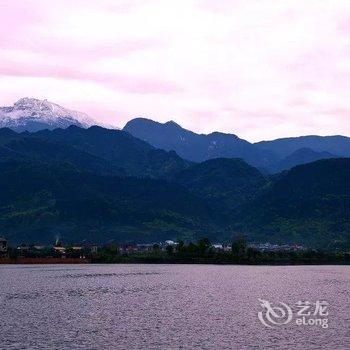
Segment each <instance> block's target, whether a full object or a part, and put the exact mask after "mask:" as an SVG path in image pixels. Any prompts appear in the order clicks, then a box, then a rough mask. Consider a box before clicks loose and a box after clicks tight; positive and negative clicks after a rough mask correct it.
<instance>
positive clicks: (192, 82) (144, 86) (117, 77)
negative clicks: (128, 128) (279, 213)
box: [0, 0, 350, 142]
mask: <svg viewBox="0 0 350 350" xmlns="http://www.w3.org/2000/svg"><path fill="white" fill-rule="evenodd" d="M0 4H1V13H0V28H1V31H0V55H1V56H0V57H1V61H0V93H1V98H0V105H1V106H7V105H12V104H13V103H14V102H15V101H16V100H18V99H19V98H21V97H26V96H28V97H34V98H38V99H48V100H49V101H52V102H54V103H57V104H59V105H61V106H64V107H66V108H69V109H73V110H77V111H81V112H84V113H86V114H88V115H89V116H91V117H92V118H94V119H96V120H97V121H99V122H101V123H104V124H110V125H114V126H117V127H123V126H124V125H125V123H126V122H127V121H128V120H130V119H133V118H135V117H145V118H149V119H152V120H155V121H159V122H166V121H169V120H174V121H175V122H176V123H178V124H180V125H181V126H182V127H184V128H186V129H189V130H192V131H194V132H197V133H205V134H208V133H210V132H213V131H220V132H225V133H232V134H236V135H238V136H239V137H241V138H243V139H246V140H248V141H251V142H257V141H261V140H271V139H276V138H284V137H294V136H302V135H321V136H325V135H347V136H348V135H350V118H349V116H350V105H349V101H350V79H348V78H349V76H350V63H349V60H348V57H349V54H350V35H349V34H350V3H349V2H348V1H337V2H336V3H334V2H332V1H330V0H325V1H316V0H311V1H309V2H307V3H305V2H301V1H299V2H296V1H290V0H286V1H283V2H275V1H273V0H263V1H259V2H257V1H251V2H247V1H244V0H237V1H221V2H220V3H218V2H217V1H213V0H201V1H196V0H192V1H189V0H186V1H185V0H181V1H177V2H176V3H175V2H172V1H166V0H165V1H164V0H163V1H159V0H154V1H149V0H144V1H124V0H121V1H112V0H104V1H97V0H85V1H82V0H78V1H75V2H74V3H72V2H71V1H68V0H63V1H50V2H47V1H43V0H27V1H14V0H11V1H9V0H0Z"/></svg>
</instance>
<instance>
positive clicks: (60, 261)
mask: <svg viewBox="0 0 350 350" xmlns="http://www.w3.org/2000/svg"><path fill="white" fill-rule="evenodd" d="M74 264H84V265H99V264H105V265H128V264H132V265H136V264H151V265H225V266H227V265H237V266H325V265H330V266H340V265H343V266H349V265H350V262H348V261H339V262H334V261H333V262H332V261H320V262H315V261H310V262H276V263H272V262H270V263H247V262H246V261H242V262H218V261H217V262H209V261H141V260H139V261H136V260H133V261H114V262H110V261H109V262H108V261H91V259H81V258H19V259H10V258H1V259H0V265H74Z"/></svg>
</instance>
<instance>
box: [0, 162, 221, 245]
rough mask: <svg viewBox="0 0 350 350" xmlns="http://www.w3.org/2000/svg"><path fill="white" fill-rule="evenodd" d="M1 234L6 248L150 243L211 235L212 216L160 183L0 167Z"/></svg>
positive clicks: (46, 167)
mask: <svg viewBox="0 0 350 350" xmlns="http://www.w3.org/2000/svg"><path fill="white" fill-rule="evenodd" d="M0 193H1V197H0V232H2V234H5V235H6V236H7V237H8V238H9V239H10V241H11V242H13V243H20V242H22V241H23V242H41V243H48V242H52V241H53V240H54V237H55V236H61V237H62V238H63V239H64V240H65V241H66V242H78V241H80V240H83V239H89V240H93V241H96V242H106V241H107V240H108V239H117V240H124V241H125V240H133V239H135V240H138V241H150V240H151V241H154V240H157V239H176V238H177V237H183V238H191V237H192V238H194V237H196V236H197V235H203V234H206V235H209V236H210V235H211V236H213V234H214V233H215V228H214V226H215V225H214V224H215V222H216V216H215V214H214V213H213V211H212V210H211V209H210V208H209V207H208V206H206V205H205V204H204V203H203V202H202V201H201V200H200V199H198V198H196V197H195V196H194V195H192V194H190V193H189V192H188V191H186V189H184V188H182V187H180V186H178V185H174V184H169V183H167V182H165V181H162V180H151V179H136V178H117V177H105V176H99V175H96V174H92V173H86V172H79V171H77V170H76V169H75V168H72V167H71V166H70V165H67V164H63V163H60V164H55V165H53V164H47V163H43V162H33V161H31V162H18V161H9V160H8V161H1V162H0Z"/></svg>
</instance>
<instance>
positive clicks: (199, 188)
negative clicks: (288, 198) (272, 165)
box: [173, 158, 267, 212]
mask: <svg viewBox="0 0 350 350" xmlns="http://www.w3.org/2000/svg"><path fill="white" fill-rule="evenodd" d="M173 181H176V182H177V183H179V184H181V185H183V186H184V187H186V188H188V189H189V190H191V191H192V192H193V193H195V194H196V195H198V196H200V197H202V198H204V199H206V201H207V202H208V203H209V204H210V205H212V206H213V207H215V208H217V209H220V210H222V211H225V212H228V211H230V210H232V209H233V208H236V207H238V206H240V205H242V204H243V203H245V202H247V201H249V200H251V199H252V198H253V197H255V196H256V195H257V193H259V192H260V191H261V189H262V188H263V186H264V185H265V184H266V182H267V181H266V179H265V177H264V176H263V175H262V174H261V173H260V172H259V171H258V170H257V169H256V168H253V167H251V166H250V165H248V164H247V163H245V162H244V161H243V160H241V159H229V158H217V159H212V160H208V161H205V162H203V163H199V164H194V165H192V166H191V167H189V168H188V169H185V170H183V171H182V172H180V173H177V174H176V175H175V176H174V177H173Z"/></svg>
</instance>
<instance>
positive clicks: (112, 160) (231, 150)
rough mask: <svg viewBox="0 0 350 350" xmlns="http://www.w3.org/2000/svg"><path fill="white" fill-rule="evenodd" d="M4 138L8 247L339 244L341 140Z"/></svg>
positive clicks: (165, 127)
mask: <svg viewBox="0 0 350 350" xmlns="http://www.w3.org/2000/svg"><path fill="white" fill-rule="evenodd" d="M24 105H25V104H23V106H24ZM51 111H52V110H51ZM23 113H24V112H23ZM23 118H24V117H23ZM54 120H55V117H54V116H53V117H52V118H51V119H50V121H51V122H52V121H54ZM28 125H29V124H28ZM36 125H38V124H36ZM51 125H53V124H51ZM9 126H10V125H9ZM13 129H15V128H2V129H0V193H1V196H0V235H5V236H6V237H8V238H9V239H10V242H13V243H21V242H27V243H50V242H52V240H53V239H54V237H56V236H60V237H61V238H62V239H63V240H64V241H66V242H72V243H76V242H81V241H82V240H90V241H94V242H106V241H108V240H110V239H114V240H117V241H127V240H128V241H130V240H136V241H138V242H152V241H156V240H160V239H177V238H182V239H185V240H193V239H197V238H199V237H203V236H207V237H210V238H211V239H212V240H216V241H230V240H232V239H233V238H234V237H237V236H240V235H242V234H243V235H245V236H247V237H248V238H249V240H258V241H259V240H260V241H270V242H280V243H283V242H288V243H301V244H305V245H307V246H310V247H327V248H332V249H338V248H342V249H344V248H345V249H348V248H349V247H350V237H349V232H350V180H349V179H350V159H349V158H346V157H347V156H348V154H347V142H349V140H348V138H346V137H340V136H339V137H338V136H335V137H324V138H322V137H313V136H311V137H306V138H305V137H302V138H300V140H301V142H300V146H304V147H300V148H299V144H298V138H295V139H288V141H286V143H285V141H284V140H276V143H274V142H275V141H269V142H263V143H257V144H252V143H249V142H247V141H245V140H242V139H239V138H238V137H237V136H235V135H229V134H222V133H213V134H210V135H199V134H195V133H193V132H191V131H188V130H185V129H183V128H181V127H180V126H179V125H177V124H175V123H174V122H169V123H165V124H160V123H156V122H153V121H150V120H147V119H136V120H133V121H131V122H129V123H128V124H127V125H126V126H125V128H124V129H123V130H111V129H106V128H103V127H101V126H89V125H88V124H85V125H83V126H82V125H77V124H75V123H73V124H71V125H69V126H66V125H64V127H62V128H51V127H50V128H49V127H47V128H45V129H41V128H40V130H31V131H22V129H20V130H19V131H20V132H18V131H14V130H13ZM305 140H306V141H305ZM322 140H323V141H322ZM279 145H283V146H281V148H280V147H279ZM286 145H289V146H288V147H287V146H286ZM208 147H209V148H208ZM186 154H187V155H188V156H186ZM255 164H256V165H255ZM254 165H255V166H254ZM289 168H291V170H286V169H289ZM272 172H273V173H275V174H270V173H272Z"/></svg>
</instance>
